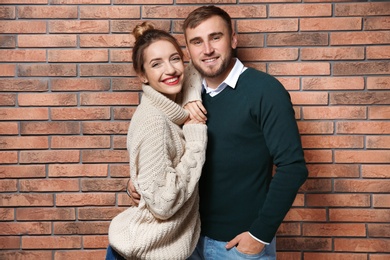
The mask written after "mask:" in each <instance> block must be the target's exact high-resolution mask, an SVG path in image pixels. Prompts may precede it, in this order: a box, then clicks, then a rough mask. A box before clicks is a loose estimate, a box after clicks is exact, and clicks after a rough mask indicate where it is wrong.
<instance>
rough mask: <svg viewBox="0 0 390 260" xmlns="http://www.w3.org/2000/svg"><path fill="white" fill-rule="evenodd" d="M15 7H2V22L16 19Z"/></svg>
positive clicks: (0, 13) (0, 16) (0, 12)
mask: <svg viewBox="0 0 390 260" xmlns="http://www.w3.org/2000/svg"><path fill="white" fill-rule="evenodd" d="M15 13H16V12H15V7H14V6H0V18H1V19H2V20H6V19H15V18H16V15H15Z"/></svg>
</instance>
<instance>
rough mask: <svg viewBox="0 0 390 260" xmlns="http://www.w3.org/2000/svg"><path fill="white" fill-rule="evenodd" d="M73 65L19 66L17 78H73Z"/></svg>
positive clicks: (74, 70)
mask: <svg viewBox="0 0 390 260" xmlns="http://www.w3.org/2000/svg"><path fill="white" fill-rule="evenodd" d="M76 73H77V72H76V65H75V64H19V65H18V76H21V77H61V76H62V77H72V76H73V77H74V76H76Z"/></svg>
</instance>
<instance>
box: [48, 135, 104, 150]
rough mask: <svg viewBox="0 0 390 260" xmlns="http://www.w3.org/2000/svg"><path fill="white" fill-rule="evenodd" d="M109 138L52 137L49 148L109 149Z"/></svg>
mask: <svg viewBox="0 0 390 260" xmlns="http://www.w3.org/2000/svg"><path fill="white" fill-rule="evenodd" d="M110 146H111V140H110V137H109V136H53V137H52V139H51V148H56V149H57V148H110Z"/></svg>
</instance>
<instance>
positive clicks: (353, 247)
mask: <svg viewBox="0 0 390 260" xmlns="http://www.w3.org/2000/svg"><path fill="white" fill-rule="evenodd" d="M388 248H390V240H389V239H358V238H356V239H353V238H349V239H348V238H336V239H335V240H334V250H335V251H352V252H385V251H387V250H388Z"/></svg>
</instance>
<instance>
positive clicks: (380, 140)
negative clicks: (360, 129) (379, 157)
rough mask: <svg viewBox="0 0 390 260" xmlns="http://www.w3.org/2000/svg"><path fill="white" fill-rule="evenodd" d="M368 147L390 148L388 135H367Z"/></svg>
mask: <svg viewBox="0 0 390 260" xmlns="http://www.w3.org/2000/svg"><path fill="white" fill-rule="evenodd" d="M366 147H367V148H368V149H390V136H367V137H366Z"/></svg>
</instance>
